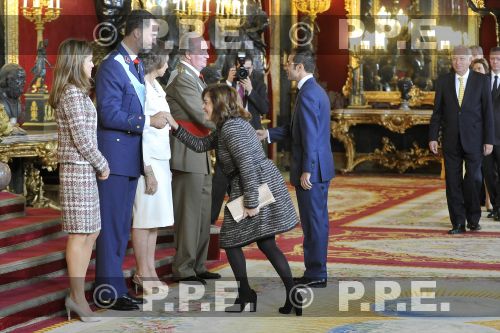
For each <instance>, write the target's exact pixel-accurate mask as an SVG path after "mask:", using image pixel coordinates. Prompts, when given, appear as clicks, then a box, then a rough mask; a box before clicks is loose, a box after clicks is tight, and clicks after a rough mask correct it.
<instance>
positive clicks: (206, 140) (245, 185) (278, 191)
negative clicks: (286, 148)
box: [168, 84, 302, 315]
mask: <svg viewBox="0 0 500 333" xmlns="http://www.w3.org/2000/svg"><path fill="white" fill-rule="evenodd" d="M202 98H203V111H204V112H205V113H206V117H207V119H210V120H211V121H212V122H214V123H215V125H216V127H217V129H216V130H215V131H213V132H212V133H211V134H210V135H209V136H206V137H203V138H199V137H197V136H194V135H192V134H191V133H189V132H188V131H187V130H186V129H184V128H183V127H181V126H179V125H178V124H177V122H176V121H175V120H174V119H173V118H172V117H171V116H169V117H168V121H169V123H170V126H171V127H172V128H173V129H174V132H173V135H174V136H175V137H176V138H178V139H179V140H181V141H182V142H184V143H185V144H186V145H187V146H188V147H189V148H190V149H193V150H195V151H197V152H204V151H208V150H211V149H216V153H217V159H218V162H219V163H220V165H221V167H222V170H223V172H224V173H225V174H226V176H227V177H228V178H229V179H230V182H231V194H230V197H229V201H232V200H234V199H236V198H238V197H239V196H242V195H243V197H244V207H245V208H244V219H243V220H241V221H240V222H236V221H235V220H234V219H233V217H232V216H231V213H230V212H229V210H228V208H227V207H226V208H225V209H224V222H223V224H222V227H221V231H220V246H221V247H222V248H223V249H225V251H226V254H227V258H228V261H229V264H230V265H231V269H232V270H233V273H234V276H235V278H236V280H237V281H238V282H239V288H238V298H237V299H236V301H235V304H234V305H233V306H232V307H229V308H226V311H227V312H241V311H243V309H244V308H245V306H246V304H248V303H249V304H250V310H251V311H255V310H256V308H257V295H256V293H255V291H254V290H253V289H251V288H250V285H249V284H248V277H247V272H246V261H245V256H244V255H243V250H242V247H243V246H245V245H248V244H250V243H253V242H257V246H258V247H259V249H260V250H261V251H262V252H263V253H264V254H265V255H266V257H267V259H268V260H269V261H270V262H271V264H272V265H273V267H274V269H276V272H277V273H278V274H279V276H280V277H281V279H282V281H283V283H284V285H285V288H286V291H287V297H286V303H285V305H284V306H283V307H281V308H280V309H279V312H281V313H285V314H288V313H290V312H291V311H292V309H295V313H296V314H297V315H301V314H302V308H301V303H302V299H301V295H300V293H298V292H296V289H294V288H293V286H294V283H293V279H292V274H291V271H290V266H289V265H288V261H287V259H286V257H285V256H284V254H283V252H281V250H280V249H279V248H278V246H277V245H276V241H275V235H276V234H279V233H282V232H285V231H288V230H290V229H293V228H294V227H295V225H296V224H297V222H298V218H297V215H296V213H295V208H294V207H293V203H292V200H291V198H290V195H289V193H288V190H287V187H286V183H285V181H284V179H283V177H282V176H281V174H280V172H279V171H278V169H277V168H276V166H275V165H274V163H273V162H272V161H271V160H269V159H267V157H266V156H265V154H264V151H263V149H262V145H261V143H260V141H259V139H258V138H257V135H256V132H255V130H254V129H253V127H252V126H251V125H250V123H249V122H248V120H249V118H250V114H249V113H248V112H247V111H246V110H245V109H243V107H242V106H241V101H240V100H239V99H238V93H237V91H236V90H235V89H234V88H231V87H229V86H228V85H226V84H216V85H211V86H209V87H207V88H206V89H205V90H204V91H203V94H202ZM263 183H267V184H268V186H269V188H270V190H271V192H272V194H273V196H274V197H275V199H276V201H275V202H274V203H272V204H270V205H268V206H265V207H262V208H260V209H259V207H258V205H259V202H258V196H259V194H258V187H259V186H260V185H261V184H263Z"/></svg>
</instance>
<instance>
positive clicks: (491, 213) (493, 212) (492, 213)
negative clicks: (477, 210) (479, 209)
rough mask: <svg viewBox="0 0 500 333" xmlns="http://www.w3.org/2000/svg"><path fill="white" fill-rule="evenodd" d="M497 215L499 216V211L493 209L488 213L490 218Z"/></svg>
mask: <svg viewBox="0 0 500 333" xmlns="http://www.w3.org/2000/svg"><path fill="white" fill-rule="evenodd" d="M495 216H497V212H495V211H491V212H489V213H488V215H486V217H487V218H489V219H493V218H495Z"/></svg>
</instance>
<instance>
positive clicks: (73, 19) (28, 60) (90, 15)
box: [19, 0, 97, 91]
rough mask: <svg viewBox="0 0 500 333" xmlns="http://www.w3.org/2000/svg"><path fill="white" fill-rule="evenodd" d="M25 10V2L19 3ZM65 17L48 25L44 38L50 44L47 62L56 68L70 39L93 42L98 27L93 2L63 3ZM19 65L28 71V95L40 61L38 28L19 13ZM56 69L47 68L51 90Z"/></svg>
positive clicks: (88, 0)
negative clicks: (59, 54)
mask: <svg viewBox="0 0 500 333" xmlns="http://www.w3.org/2000/svg"><path fill="white" fill-rule="evenodd" d="M19 5H20V6H22V1H19ZM61 7H62V11H61V15H60V16H59V18H58V19H57V20H55V21H52V22H49V23H46V24H45V30H44V32H43V38H44V39H48V40H49V45H48V47H47V59H48V61H49V62H50V63H51V64H52V65H53V66H54V65H55V62H56V55H57V48H58V47H59V44H60V43H61V42H62V41H63V40H65V39H67V38H70V37H71V38H81V39H87V40H92V34H93V30H94V27H95V26H96V24H97V18H96V15H95V6H94V1H93V0H78V1H76V0H61ZM19 13H20V15H19V65H21V66H22V67H23V68H24V69H25V70H26V72H27V73H26V74H27V77H26V91H29V90H30V87H28V85H29V83H30V82H31V80H32V79H33V75H32V74H31V72H30V70H31V68H32V67H33V65H34V64H35V59H36V49H37V45H36V31H35V25H34V24H33V23H31V22H30V21H28V20H27V19H26V18H24V17H23V16H22V14H21V11H19ZM53 71H54V70H53V69H50V68H47V76H46V83H47V85H48V86H49V88H50V86H51V82H52V74H53Z"/></svg>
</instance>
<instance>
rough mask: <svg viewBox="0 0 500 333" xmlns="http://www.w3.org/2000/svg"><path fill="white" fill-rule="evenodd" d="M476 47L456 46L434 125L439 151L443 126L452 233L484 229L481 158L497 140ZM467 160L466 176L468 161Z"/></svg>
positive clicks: (441, 82) (432, 137)
mask: <svg viewBox="0 0 500 333" xmlns="http://www.w3.org/2000/svg"><path fill="white" fill-rule="evenodd" d="M471 60H472V55H471V51H470V49H469V48H467V47H464V46H457V47H455V48H454V49H453V52H452V66H453V70H454V71H453V72H451V73H448V74H445V75H443V76H441V77H440V78H439V79H438V81H437V84H436V97H435V99H434V111H433V113H432V118H431V122H430V126H429V148H430V150H431V151H432V152H433V153H434V154H437V153H438V142H437V140H438V135H439V130H440V129H441V130H442V145H443V156H444V166H445V172H446V199H447V201H448V211H449V213H450V220H451V224H452V229H451V230H450V231H448V233H449V234H451V235H455V234H461V233H464V232H465V230H466V229H465V222H466V221H467V227H468V228H469V229H470V230H471V231H477V230H480V229H481V226H480V225H479V219H480V218H481V206H480V203H479V191H480V189H481V182H482V177H481V163H482V160H483V155H484V156H486V155H489V154H491V152H492V150H493V142H494V125H493V109H492V102H491V91H490V84H489V80H488V78H487V77H486V76H485V75H484V74H481V73H477V72H474V71H471V70H470V69H469V65H470V63H471ZM464 162H465V176H463V164H464Z"/></svg>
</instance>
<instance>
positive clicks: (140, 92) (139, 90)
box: [115, 54, 146, 110]
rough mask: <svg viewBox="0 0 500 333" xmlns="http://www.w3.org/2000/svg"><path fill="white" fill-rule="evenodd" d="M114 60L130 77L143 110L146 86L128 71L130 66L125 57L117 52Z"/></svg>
mask: <svg viewBox="0 0 500 333" xmlns="http://www.w3.org/2000/svg"><path fill="white" fill-rule="evenodd" d="M115 60H116V61H118V62H119V63H120V64H121V65H122V66H123V69H124V70H125V73H127V76H128V77H129V79H130V83H132V85H133V86H134V90H135V93H136V94H137V97H138V98H139V101H140V102H141V106H142V110H144V102H145V100H146V87H145V86H144V84H142V83H141V82H140V81H139V80H138V79H137V78H136V77H135V75H134V74H132V73H131V72H130V67H129V65H128V64H127V63H126V62H125V59H124V57H123V56H122V55H121V54H117V55H116V56H115Z"/></svg>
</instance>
